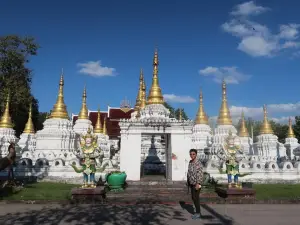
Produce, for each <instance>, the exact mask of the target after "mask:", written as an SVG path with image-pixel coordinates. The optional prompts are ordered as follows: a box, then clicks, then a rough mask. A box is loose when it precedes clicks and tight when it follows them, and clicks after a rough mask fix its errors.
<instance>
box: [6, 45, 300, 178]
mask: <svg viewBox="0 0 300 225" xmlns="http://www.w3.org/2000/svg"><path fill="white" fill-rule="evenodd" d="M152 64H153V72H152V83H151V86H149V89H148V92H147V86H146V83H145V78H144V71H143V69H140V74H139V77H138V76H137V78H138V79H137V95H136V102H135V105H134V106H133V107H131V105H130V104H129V101H127V100H125V101H123V102H122V104H121V105H120V106H119V107H111V106H106V107H103V106H101V107H100V106H98V109H97V108H96V107H97V106H93V107H95V108H94V109H97V110H89V108H88V105H91V104H90V103H89V104H88V88H86V87H85V86H84V89H83V94H82V102H81V109H80V112H79V114H78V115H77V114H72V116H71V118H69V116H68V115H69V114H68V111H67V106H66V105H65V102H64V92H63V87H64V78H63V73H62V74H61V78H60V82H59V90H58V97H57V101H56V103H55V104H54V106H53V110H52V111H51V114H50V116H49V118H47V119H46V121H45V122H44V128H43V129H42V130H39V131H37V132H36V133H35V129H34V126H33V123H32V119H31V107H30V109H29V118H28V121H27V123H26V126H25V129H24V132H23V134H22V135H21V136H20V140H19V139H18V138H16V137H15V131H14V130H13V124H12V121H11V118H10V115H9V104H10V96H9V95H8V97H7V101H6V105H5V110H4V113H3V115H2V117H1V120H0V150H1V156H2V157H3V156H4V155H6V154H7V148H8V145H9V144H10V143H12V142H13V143H17V144H18V148H19V150H18V154H19V157H20V158H21V159H20V160H19V161H18V166H17V168H16V173H17V174H20V175H25V176H32V175H34V176H38V177H39V178H43V179H54V180H62V179H63V180H70V182H78V183H80V182H81V177H80V174H78V173H76V172H74V170H73V169H72V167H71V165H79V160H78V157H77V154H78V152H80V144H79V143H80V135H82V134H84V133H86V132H87V130H88V129H89V130H91V131H92V132H93V133H94V134H95V135H96V136H97V137H98V145H99V148H100V149H101V151H102V152H101V154H102V158H101V160H98V161H97V166H98V167H99V168H100V167H103V166H104V165H105V170H104V172H103V173H100V174H98V176H105V174H106V173H107V172H109V171H112V170H121V171H125V172H126V174H127V179H128V180H141V179H147V178H148V177H149V176H151V175H155V176H160V177H161V178H163V179H166V180H171V181H181V180H185V179H186V174H187V169H188V168H187V167H188V163H189V150H190V149H191V148H195V149H197V151H198V152H199V154H198V155H199V158H200V160H201V161H202V163H203V165H204V168H205V170H206V172H208V173H210V175H211V176H213V177H214V178H215V179H218V180H221V181H225V180H226V174H222V173H220V169H224V166H225V164H224V162H223V161H222V160H221V159H220V158H219V157H218V154H219V153H220V152H221V150H223V149H224V144H225V139H226V137H227V136H228V135H229V134H231V135H233V136H234V137H235V139H234V140H236V141H237V142H238V143H235V144H236V145H238V146H240V148H241V150H242V152H243V153H242V154H241V155H240V159H241V160H240V161H239V167H240V172H241V173H242V174H243V173H246V174H249V175H247V176H244V177H241V180H242V181H254V182H287V181H288V182H299V181H300V145H299V143H298V140H297V139H296V138H295V134H294V131H293V129H292V122H291V120H290V121H289V129H288V133H287V137H286V139H285V143H280V142H278V137H277V136H276V135H275V134H274V132H273V130H272V127H271V124H270V122H269V120H268V111H267V106H265V105H264V106H263V109H262V110H263V113H264V118H263V123H262V125H261V129H260V133H259V135H258V136H257V137H256V138H255V141H254V140H253V137H252V135H249V130H248V129H247V127H246V123H245V116H247V115H244V112H242V114H241V123H240V127H235V126H234V125H233V123H232V118H231V115H230V111H229V106H228V101H227V86H226V82H225V80H223V82H222V86H221V87H220V89H221V95H222V101H221V102H220V103H221V107H220V110H219V116H218V119H217V126H216V127H215V128H212V127H211V126H210V125H209V118H208V115H207V114H206V112H205V93H202V90H200V93H199V106H198V111H197V112H195V113H196V117H195V119H194V120H184V119H183V118H182V112H181V111H180V115H179V119H175V118H171V117H170V111H169V110H168V109H167V108H166V107H165V105H164V98H163V89H162V88H161V86H160V83H159V73H158V67H159V58H158V51H157V50H155V52H154V57H153V63H152ZM79 104H80V103H79ZM103 168H104V167H103ZM96 175H97V174H96Z"/></svg>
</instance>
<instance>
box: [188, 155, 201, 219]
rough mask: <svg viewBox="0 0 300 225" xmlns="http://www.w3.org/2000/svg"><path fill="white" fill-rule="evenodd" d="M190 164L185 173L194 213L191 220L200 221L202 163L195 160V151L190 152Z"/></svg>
mask: <svg viewBox="0 0 300 225" xmlns="http://www.w3.org/2000/svg"><path fill="white" fill-rule="evenodd" d="M190 157H191V160H190V163H189V168H188V173H187V183H188V186H189V188H190V190H191V194H192V200H193V203H194V205H195V209H196V213H195V214H194V215H193V216H192V219H194V220H197V219H200V217H201V215H200V199H199V198H200V196H199V195H200V190H201V184H202V180H203V168H202V163H201V162H200V161H199V160H198V159H197V150H196V149H191V150H190Z"/></svg>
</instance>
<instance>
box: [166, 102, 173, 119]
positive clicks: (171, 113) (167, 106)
mask: <svg viewBox="0 0 300 225" xmlns="http://www.w3.org/2000/svg"><path fill="white" fill-rule="evenodd" d="M164 106H165V107H166V108H167V109H168V110H170V117H171V118H175V109H174V108H173V107H172V106H171V105H170V104H169V103H167V102H165V103H164Z"/></svg>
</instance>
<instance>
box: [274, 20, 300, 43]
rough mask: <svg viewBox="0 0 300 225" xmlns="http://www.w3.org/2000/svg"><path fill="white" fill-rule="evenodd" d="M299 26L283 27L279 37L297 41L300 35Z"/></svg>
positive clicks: (280, 28)
mask: <svg viewBox="0 0 300 225" xmlns="http://www.w3.org/2000/svg"><path fill="white" fill-rule="evenodd" d="M298 29H299V24H289V25H281V26H280V27H279V30H280V33H279V37H280V38H283V39H286V40H295V39H297V38H298V34H299V30H298Z"/></svg>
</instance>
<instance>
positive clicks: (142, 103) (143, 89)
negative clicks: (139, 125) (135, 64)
mask: <svg viewBox="0 0 300 225" xmlns="http://www.w3.org/2000/svg"><path fill="white" fill-rule="evenodd" d="M146 102H147V100H146V83H145V79H144V76H143V84H142V99H141V102H140V110H141V109H143V108H145V107H146Z"/></svg>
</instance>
